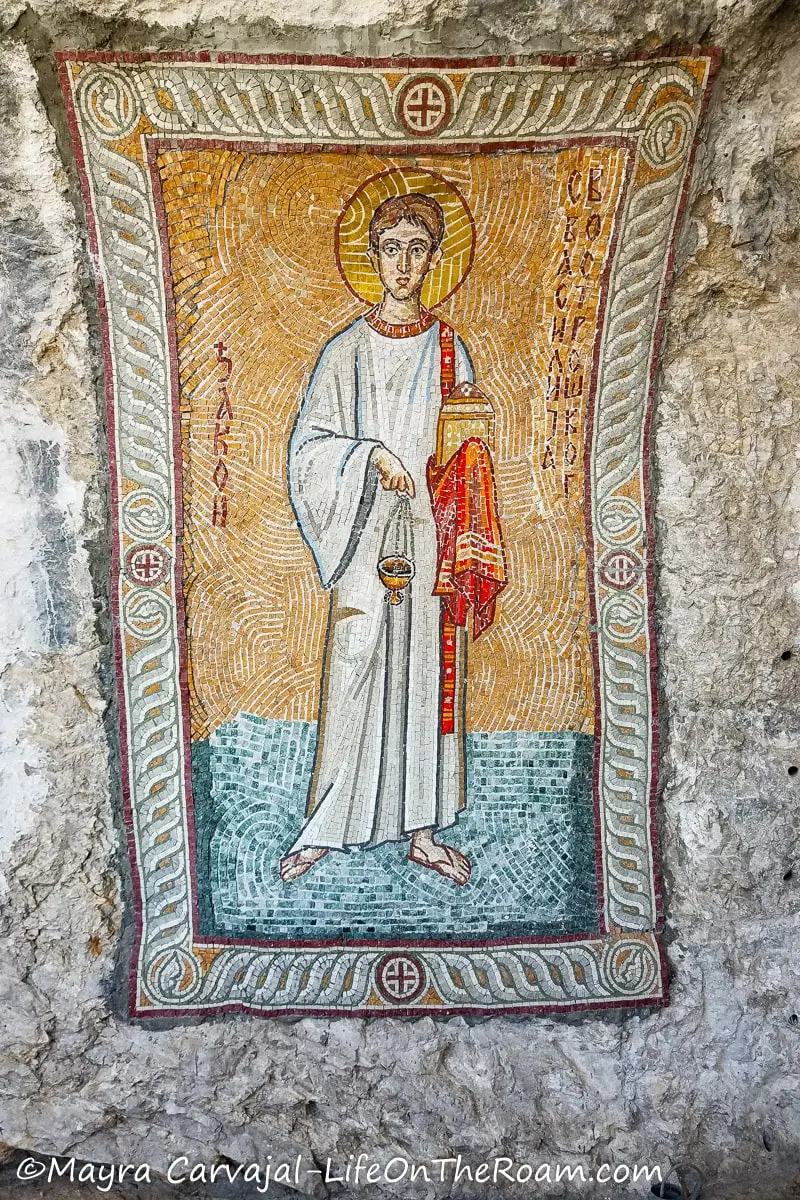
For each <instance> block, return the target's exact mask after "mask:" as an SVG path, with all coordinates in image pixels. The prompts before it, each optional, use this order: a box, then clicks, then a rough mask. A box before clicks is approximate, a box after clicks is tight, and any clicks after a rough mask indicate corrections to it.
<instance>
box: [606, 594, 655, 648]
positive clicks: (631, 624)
mask: <svg viewBox="0 0 800 1200" xmlns="http://www.w3.org/2000/svg"><path fill="white" fill-rule="evenodd" d="M600 619H601V622H602V625H603V632H604V633H605V634H606V635H607V636H608V637H610V638H611V640H612V641H614V642H632V641H634V640H635V639H636V638H637V637H638V636H639V634H640V633H642V632H643V631H644V623H645V613H644V604H643V602H642V601H641V600H640V599H639V597H638V596H637V595H636V593H635V592H622V594H621V595H616V596H607V597H606V599H605V601H604V602H603V604H602V607H601V609H600Z"/></svg>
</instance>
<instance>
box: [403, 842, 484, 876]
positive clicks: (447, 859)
mask: <svg viewBox="0 0 800 1200" xmlns="http://www.w3.org/2000/svg"><path fill="white" fill-rule="evenodd" d="M408 858H409V862H415V863H419V865H420V866H421V867H429V868H430V870H431V871H436V872H438V874H439V875H443V876H444V877H445V879H452V881H453V883H457V884H458V885H459V887H463V886H464V884H465V883H468V882H469V877H470V875H471V874H472V866H471V864H470V861H469V859H468V858H467V856H466V854H462V853H461V851H460V850H456V848H455V846H443V845H440V844H439V842H435V841H434V840H433V835H432V834H431V833H430V831H429V830H422V831H421V832H420V833H415V834H413V836H412V838H411V848H410V850H409V852H408Z"/></svg>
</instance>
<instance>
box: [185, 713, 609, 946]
mask: <svg viewBox="0 0 800 1200" xmlns="http://www.w3.org/2000/svg"><path fill="white" fill-rule="evenodd" d="M315 742H316V726H315V725H313V724H308V723H306V722H299V721H272V720H264V719H261V718H258V717H253V716H248V715H247V714H245V713H243V714H241V715H240V716H239V717H238V718H237V719H236V720H234V721H231V722H229V723H228V724H226V725H223V726H221V727H220V729H218V730H217V731H216V733H215V734H214V735H213V736H212V737H211V739H210V741H208V742H198V743H195V745H194V746H193V748H192V749H193V753H192V765H193V787H194V794H195V795H194V804H195V825H196V831H197V859H198V876H199V881H198V886H199V902H200V913H201V928H202V932H203V933H204V934H205V935H207V936H227V937H243V938H246V937H253V936H256V937H264V938H278V939H286V940H293V939H301V938H312V939H313V938H325V939H327V938H332V939H340V938H372V937H376V938H393V937H397V938H435V939H439V938H441V939H443V940H447V939H460V938H470V937H478V938H480V937H509V936H512V937H513V936H518V935H526V936H552V935H558V934H566V933H577V932H591V931H595V930H596V929H597V891H596V881H595V867H594V809H593V804H592V788H591V776H592V752H593V744H594V740H593V738H592V737H591V736H590V735H588V734H582V733H569V732H568V733H520V732H507V733H493V734H487V733H473V734H470V735H468V738H467V807H466V810H465V811H464V812H463V813H462V814H461V816H460V817H459V820H458V823H457V824H456V825H455V826H453V827H451V828H449V829H448V830H447V831H443V832H442V835H441V840H446V841H447V842H448V843H450V844H451V845H453V846H456V847H458V849H460V850H462V851H463V852H464V853H465V854H467V855H468V857H469V858H470V860H471V862H472V877H471V879H470V882H469V883H468V884H467V885H466V886H465V887H463V888H459V887H457V886H455V885H454V884H453V883H451V882H449V881H448V880H446V879H443V878H442V877H441V876H440V875H437V874H436V873H435V872H434V871H428V870H425V869H424V868H422V867H419V866H416V865H414V864H413V863H409V862H408V861H407V859H406V856H407V853H408V843H407V842H400V843H389V844H386V845H383V846H377V847H374V848H373V849H369V850H352V851H348V852H344V853H342V852H335V851H332V852H331V853H330V854H329V855H328V856H327V858H325V859H324V860H323V861H322V862H320V863H319V864H318V865H317V866H315V867H314V868H313V869H312V870H311V871H310V872H309V873H308V874H307V875H304V876H303V877H302V878H301V879H298V880H295V881H294V882H293V883H289V884H284V883H282V882H281V880H280V878H279V876H278V861H279V859H280V858H281V855H283V854H285V853H286V851H287V850H288V849H289V847H290V846H291V845H292V843H293V842H294V840H295V838H296V837H297V833H298V831H299V829H300V827H301V825H302V821H303V814H304V812H305V803H306V795H307V792H308V784H309V780H310V777H311V770H312V767H313V760H314V747H315Z"/></svg>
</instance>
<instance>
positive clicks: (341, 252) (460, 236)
mask: <svg viewBox="0 0 800 1200" xmlns="http://www.w3.org/2000/svg"><path fill="white" fill-rule="evenodd" d="M411 195H421V196H430V197H431V199H433V200H436V201H437V203H438V204H440V205H441V208H442V212H443V213H444V222H445V232H444V237H443V238H442V257H441V259H440V261H439V262H438V264H437V265H436V266H435V267H434V268H433V269H432V270H431V271H429V272H428V277H427V279H426V280H425V283H424V284H423V286H422V303H423V305H424V307H425V308H428V309H430V308H433V307H434V306H435V305H437V304H442V303H443V302H444V301H445V300H447V299H449V297H450V296H452V295H453V292H455V290H456V289H457V288H459V287H460V286H461V284H462V283H463V282H464V280H465V279H466V277H467V274H468V273H469V269H470V267H471V266H472V256H473V254H474V251H475V222H474V220H473V218H472V213H471V212H470V209H469V206H468V204H467V202H466V200H465V199H464V197H463V196H462V195H461V192H460V191H459V190H458V188H457V187H456V186H455V184H452V183H450V181H449V180H448V179H445V178H444V177H443V176H442V175H438V174H437V173H436V172H435V171H428V170H423V169H422V168H421V167H391V168H390V169H389V170H388V171H381V172H380V173H379V174H378V175H371V176H370V177H369V179H365V180H364V182H363V183H362V184H361V186H360V188H359V189H358V191H357V192H355V193H354V194H353V195H352V196H351V197H350V199H349V200H348V201H347V203H346V204H345V206H344V208H343V209H342V212H341V216H340V217H339V220H338V221H337V222H336V230H335V233H334V246H335V253H336V262H337V264H338V267H339V273H340V274H341V276H342V279H343V280H344V282H345V283H346V284H347V287H348V288H349V289H350V291H351V292H352V293H353V295H354V296H357V297H358V299H359V300H363V301H365V303H367V304H371V305H374V304H377V303H378V302H379V301H380V300H381V299H382V297H383V285H382V284H381V281H380V279H379V278H378V274H377V272H376V270H375V268H374V267H373V265H372V262H371V260H370V256H369V224H370V221H371V220H372V216H373V213H374V212H375V210H376V208H378V207H379V206H380V205H381V204H383V202H384V200H390V199H392V198H393V197H395V196H411Z"/></svg>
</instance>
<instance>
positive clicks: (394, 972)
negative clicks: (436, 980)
mask: <svg viewBox="0 0 800 1200" xmlns="http://www.w3.org/2000/svg"><path fill="white" fill-rule="evenodd" d="M375 983H376V985H377V988H378V991H379V992H380V994H381V995H382V996H383V998H384V1000H388V1001H389V1003H390V1004H403V1005H405V1004H412V1003H413V1002H414V1001H415V1000H416V999H417V997H418V996H419V995H420V994H421V992H422V990H423V988H424V987H425V968H424V967H423V965H422V963H421V962H420V961H419V959H418V958H417V957H416V956H415V955H413V954H397V953H395V954H386V955H384V957H383V958H382V959H381V960H380V962H379V963H378V965H377V967H376V968H375Z"/></svg>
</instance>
